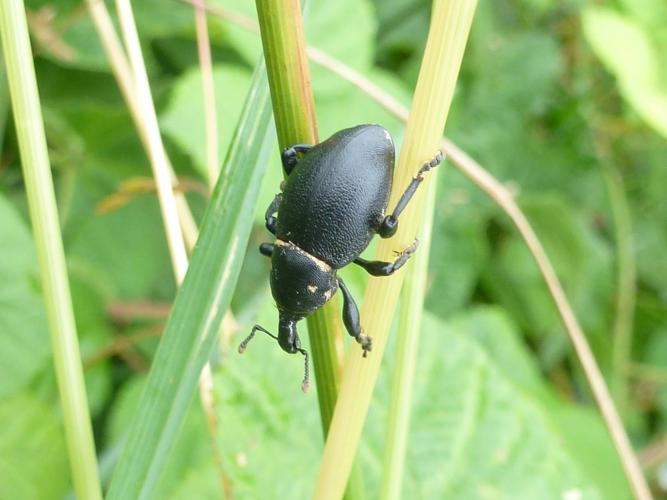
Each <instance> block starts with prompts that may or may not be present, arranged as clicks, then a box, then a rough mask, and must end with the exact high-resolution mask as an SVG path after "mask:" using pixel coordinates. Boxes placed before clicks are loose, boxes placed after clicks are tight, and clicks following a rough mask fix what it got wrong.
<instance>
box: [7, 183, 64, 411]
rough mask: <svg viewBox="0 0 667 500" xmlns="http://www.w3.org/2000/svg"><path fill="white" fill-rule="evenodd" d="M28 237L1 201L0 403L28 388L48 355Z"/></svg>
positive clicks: (10, 209)
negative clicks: (3, 398)
mask: <svg viewBox="0 0 667 500" xmlns="http://www.w3.org/2000/svg"><path fill="white" fill-rule="evenodd" d="M28 231H29V230H28V228H27V227H26V224H25V223H24V221H23V220H22V219H21V217H20V216H19V214H18V213H17V212H16V210H15V209H14V208H13V207H12V206H11V205H10V204H9V202H8V201H7V200H6V199H5V198H4V197H3V196H2V195H0V234H2V241H3V243H2V245H0V284H1V286H0V398H2V397H6V396H7V395H9V394H11V393H13V392H16V391H17V390H18V389H20V388H21V387H24V386H25V385H26V384H27V383H29V382H30V380H31V378H32V377H34V376H35V374H37V373H38V372H39V371H40V370H41V369H42V368H43V367H44V366H45V365H46V363H47V361H48V360H49V358H50V353H51V349H50V347H49V346H50V344H49V337H48V332H47V327H46V316H45V311H44V303H43V302H42V297H41V292H40V290H39V275H38V270H37V257H36V255H35V248H34V244H33V241H32V237H31V235H30V233H29V232H28Z"/></svg>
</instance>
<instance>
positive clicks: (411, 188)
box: [378, 150, 444, 238]
mask: <svg viewBox="0 0 667 500" xmlns="http://www.w3.org/2000/svg"><path fill="white" fill-rule="evenodd" d="M443 158H444V154H443V152H442V151H440V150H438V152H437V153H436V155H435V156H434V157H433V159H431V160H430V161H427V162H426V163H424V164H423V165H422V166H421V167H420V169H419V170H417V174H416V175H415V176H414V177H413V178H412V182H410V184H409V185H408V188H407V189H406V190H405V191H404V192H403V194H402V195H401V198H400V199H399V200H398V203H397V204H396V208H394V211H393V212H392V213H391V215H387V216H386V217H385V218H384V220H383V221H382V223H381V224H380V229H379V230H378V233H379V235H380V236H381V237H382V238H390V237H392V236H393V235H394V234H396V230H397V229H398V216H399V215H401V212H403V210H405V207H406V206H407V205H408V203H409V202H410V200H411V199H412V197H413V196H414V195H415V193H416V192H417V188H418V187H419V184H421V182H422V181H423V180H424V174H425V173H426V172H428V171H429V170H431V169H432V168H435V167H437V166H438V165H440V163H442V160H443Z"/></svg>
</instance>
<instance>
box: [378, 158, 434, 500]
mask: <svg viewBox="0 0 667 500" xmlns="http://www.w3.org/2000/svg"><path fill="white" fill-rule="evenodd" d="M434 176H436V177H435V178H434V179H432V180H431V184H430V185H429V187H428V195H427V199H426V207H425V210H424V213H425V216H424V218H423V220H422V224H421V228H420V230H419V252H417V253H416V254H415V256H414V257H413V258H412V259H411V260H412V262H411V263H409V265H408V266H409V267H407V269H406V272H405V282H404V283H403V289H402V290H401V310H400V315H399V323H398V339H397V346H396V358H395V364H394V367H393V370H392V372H393V380H392V390H391V401H390V403H389V419H388V422H387V434H386V435H387V437H386V439H385V451H384V457H383V458H384V462H383V465H382V479H381V481H380V499H382V500H399V499H400V498H401V488H402V485H403V470H404V467H405V460H406V457H405V455H406V451H407V444H408V431H409V428H410V410H411V409H412V388H413V387H414V384H415V368H416V366H417V360H418V355H419V352H418V351H419V338H420V334H421V322H422V313H423V311H424V296H425V295H426V280H427V275H428V259H429V250H430V246H431V230H432V227H433V211H434V208H435V192H436V186H437V170H436V171H435V172H434Z"/></svg>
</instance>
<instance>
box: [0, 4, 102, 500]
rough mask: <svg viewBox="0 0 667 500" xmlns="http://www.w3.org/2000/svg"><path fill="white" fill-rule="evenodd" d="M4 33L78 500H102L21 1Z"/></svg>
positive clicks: (1, 11) (11, 9)
mask: <svg viewBox="0 0 667 500" xmlns="http://www.w3.org/2000/svg"><path fill="white" fill-rule="evenodd" d="M0 34H1V36H2V47H3V50H4V56H5V63H6V67H7V78H8V82H9V89H10V95H11V101H12V108H13V110H14V121H15V124H16V135H17V138H18V143H19V149H20V152H21V163H22V166H23V175H24V178H25V186H26V192H27V196H28V205H29V208H30V220H31V222H32V227H33V234H34V238H35V246H36V248H37V258H38V260H39V266H40V273H41V280H42V287H43V296H44V302H45V305H46V315H47V319H48V324H49V334H50V337H51V347H52V349H53V362H54V365H55V371H56V379H57V381H58V389H59V392H60V399H61V403H62V410H63V420H64V426H65V437H66V440H67V449H68V453H69V461H70V468H71V472H72V481H73V483H74V490H75V491H76V495H77V497H78V498H85V499H92V500H95V499H101V498H102V489H101V486H100V481H99V476H98V470H97V459H96V456H95V443H94V440H93V431H92V426H91V422H90V413H89V409H88V402H87V397H86V388H85V384H84V377H83V367H82V363H81V355H80V352H79V343H78V339H77V334H76V324H75V321H74V311H73V309H72V299H71V295H70V289H69V281H68V277H67V266H66V264H65V252H64V249H63V243H62V236H61V232H60V224H59V221H58V211H57V208H56V198H55V193H54V189H53V179H52V177H51V166H50V164H49V156H48V150H47V146H46V138H45V134H44V124H43V120H42V112H41V108H40V103H39V94H38V91H37V80H36V78H35V68H34V67H33V65H32V60H33V57H32V50H31V47H30V37H29V35H28V25H27V20H26V14H25V7H24V5H23V2H22V0H3V1H2V2H0Z"/></svg>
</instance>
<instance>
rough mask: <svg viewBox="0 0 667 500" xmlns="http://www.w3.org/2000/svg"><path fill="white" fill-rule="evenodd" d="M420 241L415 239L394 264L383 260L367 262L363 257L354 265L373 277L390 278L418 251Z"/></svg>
mask: <svg viewBox="0 0 667 500" xmlns="http://www.w3.org/2000/svg"><path fill="white" fill-rule="evenodd" d="M418 245H419V240H418V239H415V241H413V242H412V245H410V246H409V247H407V248H406V249H405V250H403V251H402V252H400V253H399V254H398V257H397V258H396V260H395V261H394V262H383V261H381V260H366V259H362V258H361V257H357V258H356V259H354V263H355V264H357V265H359V266H361V267H363V268H364V269H365V270H366V272H367V273H368V274H371V275H373V276H389V275H390V274H393V273H394V272H395V271H398V270H399V269H400V268H401V267H403V264H405V263H406V262H407V261H408V259H409V258H410V256H411V255H412V254H413V253H414V252H415V250H417V246H418Z"/></svg>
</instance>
